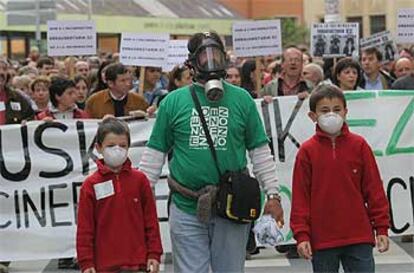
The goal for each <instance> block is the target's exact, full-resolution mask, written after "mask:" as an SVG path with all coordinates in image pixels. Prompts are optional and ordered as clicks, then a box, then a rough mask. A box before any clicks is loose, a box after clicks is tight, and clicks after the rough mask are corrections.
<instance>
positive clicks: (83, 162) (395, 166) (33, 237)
mask: <svg viewBox="0 0 414 273" xmlns="http://www.w3.org/2000/svg"><path fill="white" fill-rule="evenodd" d="M346 97H347V101H348V110H349V112H348V119H347V122H348V124H349V126H350V130H351V131H353V132H355V133H358V134H360V135H362V136H364V138H365V139H366V140H367V141H368V143H369V144H370V145H371V147H372V149H373V151H374V154H375V155H376V160H377V163H378V166H379V170H380V173H381V176H382V179H383V183H384V189H385V191H386V194H387V197H388V200H389V201H390V206H391V230H390V234H391V235H400V234H413V233H414V215H413V210H414V208H413V206H414V190H413V189H414V91H395V90H393V91H377V92H374V91H352V92H348V93H346ZM256 105H257V107H258V110H259V113H260V115H261V116H262V118H263V121H264V124H265V128H266V131H267V132H268V134H269V136H270V137H271V138H272V139H273V145H272V150H273V151H274V155H275V160H276V162H275V164H276V166H277V170H278V178H279V183H280V188H281V195H282V203H283V204H282V205H283V208H284V210H285V211H284V215H285V227H284V229H283V233H284V236H285V239H286V240H285V242H288V241H289V240H291V238H292V233H291V231H290V230H289V214H290V201H291V178H292V170H293V164H294V160H295V156H296V153H297V151H298V147H299V146H300V144H301V143H303V142H304V141H305V140H306V139H308V138H309V137H311V136H312V135H313V134H314V132H315V128H314V126H315V125H314V124H313V123H312V122H311V120H310V119H309V117H308V116H307V113H308V111H309V108H308V101H307V100H305V101H303V100H298V98H297V97H296V96H289V97H277V98H275V99H274V101H273V103H270V104H267V105H262V101H261V100H256ZM384 109H387V114H386V115H384ZM97 123H98V121H97V120H77V121H65V122H59V121H57V122H46V123H44V122H29V123H28V125H26V126H21V125H6V126H1V127H0V245H1V246H7V247H0V260H3V261H4V260H12V261H13V260H30V259H51V258H57V257H71V256H74V254H75V248H74V247H75V232H76V208H77V202H78V198H79V189H80V186H81V183H82V181H83V180H84V179H85V177H86V176H87V175H88V174H90V173H91V172H93V171H94V170H95V164H94V163H93V162H92V159H91V158H94V156H92V155H94V154H95V153H94V150H93V147H94V136H95V132H96V128H97ZM153 123H154V120H153V119H150V120H149V121H133V122H130V123H129V127H130V130H131V136H132V139H131V149H130V153H129V155H130V158H131V159H132V163H133V166H137V164H138V162H139V158H140V155H141V153H142V151H143V148H144V145H145V143H146V141H147V140H148V138H149V135H150V133H151V129H152V126H153ZM11 140H14V141H11ZM321 160H322V159H321ZM166 172H167V170H164V171H163V176H164V177H165V174H166ZM194 172H195V173H196V172H197V170H194ZM167 195H168V187H167V185H166V183H165V180H162V181H160V182H159V183H158V184H157V186H156V198H157V210H158V216H159V219H160V228H161V232H162V239H163V246H164V250H165V252H170V251H171V245H170V241H169V233H168V224H167V222H165V220H167V209H166V203H167Z"/></svg>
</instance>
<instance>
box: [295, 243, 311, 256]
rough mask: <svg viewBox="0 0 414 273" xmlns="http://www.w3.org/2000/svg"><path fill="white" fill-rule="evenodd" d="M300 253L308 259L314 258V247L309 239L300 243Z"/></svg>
mask: <svg viewBox="0 0 414 273" xmlns="http://www.w3.org/2000/svg"><path fill="white" fill-rule="evenodd" d="M298 253H299V255H300V256H301V257H303V258H305V259H306V260H310V259H312V247H311V244H310V242H309V241H304V242H302V243H300V244H299V245H298Z"/></svg>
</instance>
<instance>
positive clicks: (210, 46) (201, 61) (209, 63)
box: [189, 33, 227, 102]
mask: <svg viewBox="0 0 414 273" xmlns="http://www.w3.org/2000/svg"><path fill="white" fill-rule="evenodd" d="M205 36H206V38H205V39H203V42H202V43H201V45H200V46H199V47H198V48H197V49H196V50H195V51H194V53H193V54H190V58H189V61H190V63H191V66H192V67H193V68H194V71H195V79H196V80H201V81H203V82H204V90H205V94H206V97H207V99H208V100H209V101H213V102H215V101H218V100H220V99H221V98H222V97H223V95H224V89H223V83H222V79H223V78H224V77H225V75H226V66H227V59H226V53H225V52H224V50H223V46H222V45H221V44H219V43H218V42H217V41H216V40H214V39H213V38H211V37H210V36H209V33H206V34H205Z"/></svg>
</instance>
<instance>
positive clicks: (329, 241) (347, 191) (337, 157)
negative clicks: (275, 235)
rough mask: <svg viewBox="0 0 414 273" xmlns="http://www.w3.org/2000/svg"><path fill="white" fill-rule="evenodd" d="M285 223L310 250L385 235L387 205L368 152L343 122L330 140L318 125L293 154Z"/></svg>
mask: <svg viewBox="0 0 414 273" xmlns="http://www.w3.org/2000/svg"><path fill="white" fill-rule="evenodd" d="M292 195H293V196H292V210H291V217H290V226H291V229H292V231H293V234H294V237H295V239H296V241H297V243H298V244H299V243H301V242H303V241H310V243H311V246H312V248H313V249H314V250H321V249H326V248H332V247H340V246H346V245H352V244H360V243H369V244H375V238H374V231H375V233H376V235H387V231H388V228H389V226H390V218H389V206H388V201H387V198H386V196H385V192H384V188H383V184H382V181H381V177H380V174H379V171H378V167H377V164H376V162H375V158H374V155H373V152H372V150H371V148H370V147H369V145H368V144H367V142H366V141H365V140H364V139H363V138H362V137H361V136H359V135H356V134H353V133H351V132H350V131H349V129H348V126H347V125H346V124H344V126H343V127H342V133H341V135H340V136H338V137H337V138H336V139H335V140H334V141H332V140H331V138H330V137H329V136H328V135H327V134H325V133H324V132H323V131H322V130H321V129H320V128H319V127H317V129H316V134H315V135H314V136H313V137H312V138H310V139H309V140H307V141H306V142H304V143H303V144H302V146H301V147H300V149H299V151H298V154H297V156H296V162H295V168H294V173H293V192H292Z"/></svg>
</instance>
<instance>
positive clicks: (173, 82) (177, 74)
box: [167, 65, 192, 92]
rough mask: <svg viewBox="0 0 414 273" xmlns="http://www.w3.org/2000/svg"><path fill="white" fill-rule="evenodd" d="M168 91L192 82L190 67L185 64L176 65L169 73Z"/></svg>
mask: <svg viewBox="0 0 414 273" xmlns="http://www.w3.org/2000/svg"><path fill="white" fill-rule="evenodd" d="M168 78H169V81H168V88H167V89H168V92H171V91H174V90H175V89H178V88H180V87H183V86H186V85H189V84H191V81H192V77H191V74H190V69H188V67H187V66H185V65H176V66H175V67H174V68H173V70H171V72H170V73H169V77H168Z"/></svg>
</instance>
